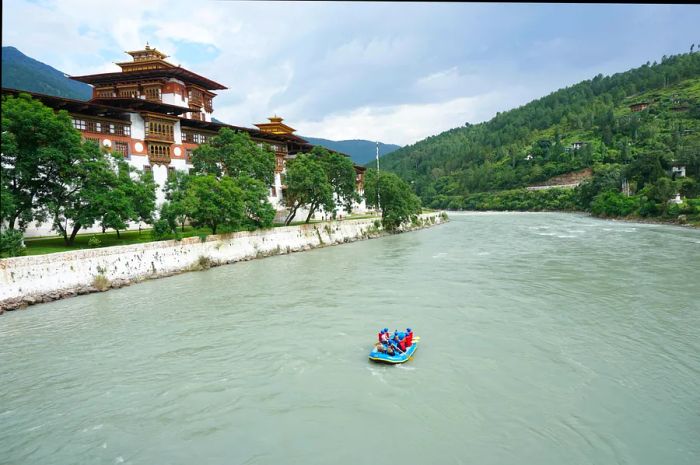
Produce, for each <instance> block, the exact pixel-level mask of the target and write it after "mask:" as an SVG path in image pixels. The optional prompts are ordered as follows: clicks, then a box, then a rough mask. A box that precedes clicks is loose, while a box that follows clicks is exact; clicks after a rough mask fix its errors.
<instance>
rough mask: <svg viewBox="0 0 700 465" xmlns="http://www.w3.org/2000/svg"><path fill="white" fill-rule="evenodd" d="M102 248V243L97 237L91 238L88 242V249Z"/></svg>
mask: <svg viewBox="0 0 700 465" xmlns="http://www.w3.org/2000/svg"><path fill="white" fill-rule="evenodd" d="M100 246H102V241H101V240H100V239H99V238H98V237H97V236H92V237H91V238H90V240H89V241H88V247H91V248H95V247H100Z"/></svg>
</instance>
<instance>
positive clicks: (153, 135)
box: [144, 119, 175, 143]
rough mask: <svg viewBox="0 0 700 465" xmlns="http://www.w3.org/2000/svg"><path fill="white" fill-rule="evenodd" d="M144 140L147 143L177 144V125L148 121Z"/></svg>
mask: <svg viewBox="0 0 700 465" xmlns="http://www.w3.org/2000/svg"><path fill="white" fill-rule="evenodd" d="M145 126H146V127H145V133H144V139H145V140H147V141H149V140H150V141H158V142H170V143H173V142H175V138H174V136H173V133H174V130H175V125H174V124H173V123H172V122H171V121H164V120H158V119H147V120H146V124H145Z"/></svg>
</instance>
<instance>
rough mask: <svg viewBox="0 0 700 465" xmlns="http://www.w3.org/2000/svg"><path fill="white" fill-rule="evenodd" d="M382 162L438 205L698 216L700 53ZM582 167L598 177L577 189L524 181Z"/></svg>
mask: <svg viewBox="0 0 700 465" xmlns="http://www.w3.org/2000/svg"><path fill="white" fill-rule="evenodd" d="M382 162H383V163H382V169H386V170H389V171H392V172H394V173H396V174H398V175H399V176H401V177H402V178H403V179H405V180H406V181H407V182H409V183H410V184H411V185H412V186H413V187H414V189H415V190H416V193H417V194H418V195H419V197H420V198H421V200H422V202H423V204H424V205H426V206H429V207H432V208H448V209H454V210H459V209H497V210H498V209H506V210H529V209H535V210H547V209H551V210H567V209H572V210H584V211H591V212H592V213H594V214H597V215H600V216H630V215H632V216H669V215H691V216H692V217H699V216H700V210H698V202H697V201H696V200H694V199H697V198H698V197H700V53H698V52H695V53H692V52H691V53H684V54H679V55H673V56H664V57H663V58H662V59H661V61H660V62H659V63H657V62H654V63H649V62H647V63H646V64H644V65H642V66H640V67H638V68H636V69H632V70H629V71H626V72H623V73H617V74H614V75H612V76H603V75H598V76H595V77H594V78H593V79H590V80H587V81H583V82H580V83H578V84H576V85H573V86H570V87H567V88H564V89H560V90H558V91H556V92H553V93H551V94H550V95H547V96H545V97H543V98H540V99H538V100H535V101H532V102H530V103H528V104H526V105H523V106H521V107H519V108H516V109H513V110H510V111H507V112H503V113H498V114H497V115H496V116H495V117H494V118H492V119H491V120H490V121H487V122H484V123H479V124H470V123H465V125H464V126H463V127H459V128H454V129H451V130H449V131H446V132H443V133H442V134H438V135H435V136H431V137H428V138H426V139H424V140H421V141H419V142H417V143H415V144H413V145H410V146H406V147H404V148H402V149H399V150H397V151H396V152H394V153H391V154H389V155H387V156H386V157H383V158H382ZM368 166H369V165H368ZM583 168H592V177H590V178H589V179H588V180H586V181H584V182H583V183H582V184H581V185H580V186H579V187H577V188H576V189H573V190H571V189H570V192H564V193H558V194H556V195H555V194H554V193H550V194H545V193H542V192H537V191H528V190H526V189H525V188H526V187H527V186H532V185H538V184H541V183H544V182H545V181H546V180H548V179H550V178H552V177H554V176H557V175H561V174H563V173H569V172H573V171H576V170H581V169H583ZM556 190H557V191H559V190H561V189H556ZM676 194H679V196H680V199H681V200H680V202H679V203H672V204H669V203H668V200H669V199H670V198H676ZM563 197H566V201H564V200H563ZM549 198H551V199H554V200H553V201H552V202H549V201H547V200H546V199H549ZM623 204H624V206H622V205H623Z"/></svg>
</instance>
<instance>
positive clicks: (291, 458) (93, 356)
mask: <svg viewBox="0 0 700 465" xmlns="http://www.w3.org/2000/svg"><path fill="white" fill-rule="evenodd" d="M699 269H700V231H698V230H693V229H686V228H681V227H674V226H663V225H650V224H637V223H623V222H610V221H602V220H597V219H592V218H589V217H586V216H583V215H568V214H558V213H492V214H490V213H474V214H454V215H451V221H450V223H448V224H445V225H442V226H437V227H434V228H430V229H426V230H421V231H417V232H411V233H407V234H400V235H396V236H390V237H384V238H381V239H376V240H370V241H361V242H356V243H352V244H347V245H342V246H338V247H328V248H323V249H317V250H312V251H309V252H304V253H297V254H292V255H287V256H277V257H270V258H265V259H261V260H254V261H250V262H244V263H237V264H234V265H228V266H222V267H217V268H213V269H210V270H207V271H203V272H196V273H186V274H182V275H178V276H174V277H171V278H166V279H160V280H154V281H149V282H144V283H141V284H138V285H134V286H130V287H126V288H122V289H119V290H113V291H109V292H106V293H100V294H91V295H86V296H81V297H77V298H72V299H67V300H63V301H57V302H52V303H49V304H42V305H37V306H33V307H30V308H29V309H27V310H25V311H15V312H10V313H7V314H5V315H3V316H2V317H0V463H1V464H13V465H25V464H41V465H51V464H83V463H84V464H144V465H155V464H194V463H201V464H330V463H332V464H353V465H355V464H376V463H380V462H383V461H386V460H388V461H391V462H398V463H401V464H402V465H410V464H438V463H439V464H479V465H485V464H538V465H546V464H553V465H561V464H650V465H652V464H653V465H662V464H674V465H683V464H689V465H690V464H692V465H696V464H698V463H700V277H699ZM384 326H387V327H389V328H390V329H391V330H392V331H393V330H394V329H396V328H399V329H403V328H405V327H406V326H410V327H412V328H413V329H414V331H415V333H416V335H419V336H420V337H421V342H420V345H419V347H418V350H417V351H416V354H415V357H414V358H413V360H411V361H409V362H408V363H406V364H405V365H400V366H383V365H377V364H374V363H372V362H370V361H369V360H368V358H367V355H368V353H369V350H370V345H371V343H372V342H373V341H374V339H375V337H376V332H377V331H378V330H379V329H380V328H382V327H384Z"/></svg>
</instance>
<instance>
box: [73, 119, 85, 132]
mask: <svg viewBox="0 0 700 465" xmlns="http://www.w3.org/2000/svg"><path fill="white" fill-rule="evenodd" d="M86 124H87V123H86V121H85V120H84V119H78V118H73V127H74V128H75V129H77V130H78V131H84V130H85V128H86V127H87V125H86Z"/></svg>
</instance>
